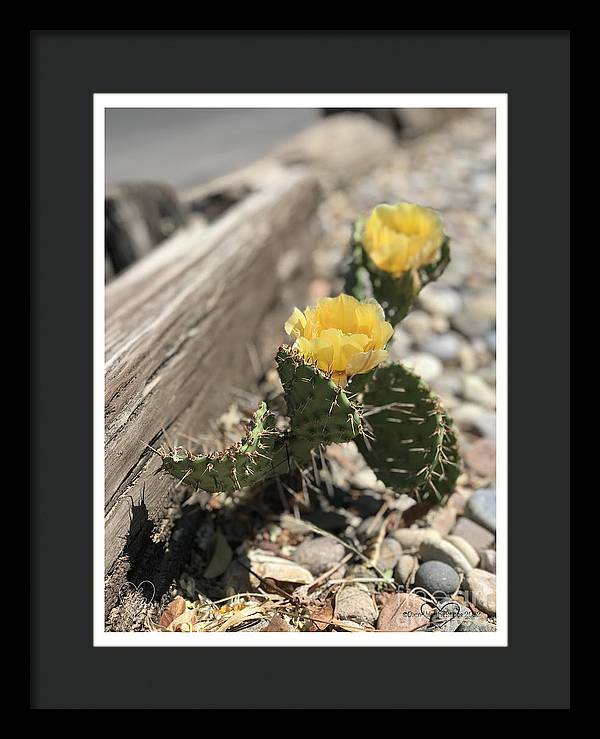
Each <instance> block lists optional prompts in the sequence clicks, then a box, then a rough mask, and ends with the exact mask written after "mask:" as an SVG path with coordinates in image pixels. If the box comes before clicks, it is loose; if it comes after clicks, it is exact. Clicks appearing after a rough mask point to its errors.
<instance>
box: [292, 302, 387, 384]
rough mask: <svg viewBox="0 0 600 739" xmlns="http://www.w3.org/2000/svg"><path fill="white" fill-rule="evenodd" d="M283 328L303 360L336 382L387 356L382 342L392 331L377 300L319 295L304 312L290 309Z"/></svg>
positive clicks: (344, 381) (363, 370) (384, 343)
mask: <svg viewBox="0 0 600 739" xmlns="http://www.w3.org/2000/svg"><path fill="white" fill-rule="evenodd" d="M285 330H286V333H287V334H288V335H289V336H291V337H293V338H294V339H295V343H294V348H295V349H297V350H298V352H299V353H300V354H301V356H302V357H303V359H304V360H305V361H306V362H310V363H311V364H315V365H316V366H317V367H318V368H319V369H320V370H321V371H322V372H326V373H328V374H330V375H331V377H332V379H333V381H334V382H336V383H337V384H338V385H345V384H346V382H347V381H348V378H349V377H351V376H352V375H360V374H364V373H365V372H370V371H371V370H372V369H373V368H374V367H377V365H378V364H380V363H381V362H383V361H384V360H385V359H387V356H388V353H387V351H386V350H385V345H386V344H387V342H388V341H389V339H390V337H391V336H392V334H393V333H394V329H393V328H392V326H391V325H390V324H389V323H388V322H387V321H386V320H385V315H384V313H383V308H382V307H381V306H380V305H379V303H377V302H376V301H375V300H368V301H365V302H362V303H361V302H360V301H358V300H356V298H353V297H351V296H350V295H338V297H337V298H321V300H319V301H318V303H317V304H316V306H315V307H314V308H306V310H305V311H304V313H303V312H302V311H300V310H298V308H294V312H293V313H292V315H291V316H290V317H289V319H288V320H287V321H286V324H285Z"/></svg>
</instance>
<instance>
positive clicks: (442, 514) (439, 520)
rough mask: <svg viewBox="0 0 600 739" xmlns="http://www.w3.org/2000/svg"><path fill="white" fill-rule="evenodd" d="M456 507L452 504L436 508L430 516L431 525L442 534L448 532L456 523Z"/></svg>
mask: <svg viewBox="0 0 600 739" xmlns="http://www.w3.org/2000/svg"><path fill="white" fill-rule="evenodd" d="M456 516H457V513H456V509H455V508H453V507H452V506H444V507H443V508H440V509H439V510H437V511H436V512H435V513H434V515H433V517H432V518H431V527H432V528H433V529H435V530H436V531H437V532H439V533H440V534H442V536H444V535H445V534H449V533H450V530H451V529H452V527H453V526H454V524H455V523H456Z"/></svg>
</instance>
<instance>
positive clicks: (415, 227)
mask: <svg viewBox="0 0 600 739" xmlns="http://www.w3.org/2000/svg"><path fill="white" fill-rule="evenodd" d="M443 241H444V229H443V226H442V221H441V219H440V217H439V216H438V215H437V213H436V212H435V211H433V210H431V208H424V207H423V206H421V205H414V204H413V203H398V204H397V205H385V204H384V205H378V206H377V207H376V208H374V209H373V212H372V213H371V215H370V216H369V218H368V220H367V222H366V224H365V228H364V232H363V236H362V243H363V245H364V247H365V249H366V251H367V253H368V255H369V256H370V257H371V259H372V260H373V262H374V263H375V265H376V266H377V267H379V269H381V270H383V271H384V272H390V273H391V274H393V275H394V276H395V277H399V276H400V275H401V274H403V273H404V272H406V271H407V270H409V269H418V268H419V267H424V266H425V265H427V264H431V263H432V262H434V261H435V260H436V259H437V257H438V256H439V251H440V247H441V246H442V243H443Z"/></svg>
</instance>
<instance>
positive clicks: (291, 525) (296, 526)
mask: <svg viewBox="0 0 600 739" xmlns="http://www.w3.org/2000/svg"><path fill="white" fill-rule="evenodd" d="M279 525H280V526H281V528H282V529H285V530H286V531H289V532H290V534H312V533H313V529H312V526H311V525H310V523H308V522H307V521H303V520H302V519H301V518H296V516H292V514H291V513H282V514H281V516H280V517H279Z"/></svg>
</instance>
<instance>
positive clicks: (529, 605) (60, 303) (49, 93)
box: [30, 30, 570, 709]
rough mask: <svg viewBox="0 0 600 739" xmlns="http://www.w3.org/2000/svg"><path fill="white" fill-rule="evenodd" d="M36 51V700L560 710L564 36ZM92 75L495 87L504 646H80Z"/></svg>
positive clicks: (403, 36)
mask: <svg viewBox="0 0 600 739" xmlns="http://www.w3.org/2000/svg"><path fill="white" fill-rule="evenodd" d="M30 56H31V62H30V82H31V87H30V114H31V162H32V165H31V196H32V206H31V241H32V261H31V287H32V291H31V292H32V296H31V308H32V332H31V342H32V343H31V349H32V351H31V356H32V369H31V398H32V408H33V412H32V416H33V424H32V432H31V446H32V449H31V452H30V459H31V462H30V464H31V470H32V486H31V489H32V492H31V518H30V520H31V543H32V546H31V573H32V580H31V588H32V595H31V669H32V678H31V691H30V706H31V707H32V708H36V709H40V708H41V709H47V708H54V709H56V708H58V709H96V708H103V709H107V708H108V709H111V708H112V709H123V708H125V709H144V708H147V709H177V708H179V709H181V708H186V709H201V708H208V709H222V708H236V709H243V708H250V709H265V708H269V709H273V708H277V709H287V708H302V709H307V708H313V709H344V708H350V709H369V708H371V709H382V708H385V709H423V708H436V709H440V708H451V709H456V708H467V709H478V708H484V709H495V708H527V709H541V708H554V709H563V708H568V707H569V608H568V604H569V593H568V589H567V588H568V582H569V558H568V552H569V530H568V522H569V477H568V458H569V448H570V447H569V395H568V391H567V388H568V383H569V267H570V261H569V208H570V169H569V168H570V147H569V135H570V32H569V31H564V30H563V31H373V30H370V31H335V32H334V31H223V30H221V31H137V32H135V31H56V30H53V31H40V30H37V31H32V32H31V35H30ZM95 92H110V93H117V92H274V93H276V92H423V93H424V92H431V93H442V92H470V93H473V92H480V93H507V94H508V117H509V118H508V119H509V167H508V169H509V192H508V195H509V288H508V289H509V303H508V305H509V450H508V453H509V538H510V543H509V646H508V647H506V648H474V647H470V648H451V649H450V651H446V648H442V647H429V648H418V647H410V648H406V647H399V648H383V649H380V648H327V649H317V648H309V649H301V648H265V649H264V650H263V651H261V652H260V653H258V652H257V651H256V650H255V649H244V648H218V649H217V648H214V649H195V648H191V649H187V648H183V649H179V648H106V647H104V648H93V647H92V248H91V247H92V95H93V93H95ZM66 531H68V537H67V536H64V535H63V532H66ZM74 595H76V597H75V598H74ZM115 676H117V677H118V679H117V680H115Z"/></svg>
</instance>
